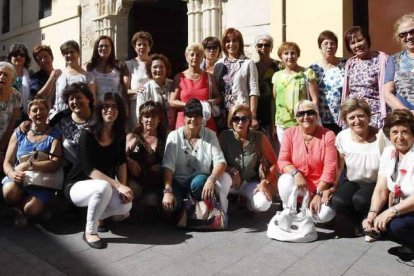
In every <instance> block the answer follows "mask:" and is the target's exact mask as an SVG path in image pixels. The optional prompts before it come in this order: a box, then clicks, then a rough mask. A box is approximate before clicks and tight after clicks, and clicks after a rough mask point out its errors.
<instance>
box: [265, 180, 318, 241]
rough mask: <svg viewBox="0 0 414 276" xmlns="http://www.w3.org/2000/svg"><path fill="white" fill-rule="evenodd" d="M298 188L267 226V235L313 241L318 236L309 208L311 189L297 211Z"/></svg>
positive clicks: (282, 238)
mask: <svg viewBox="0 0 414 276" xmlns="http://www.w3.org/2000/svg"><path fill="white" fill-rule="evenodd" d="M297 197H298V189H297V188H295V189H294V190H293V191H292V194H291V195H290V196H289V200H288V202H287V207H286V208H285V209H284V210H283V211H278V212H277V213H276V215H275V216H273V218H272V219H271V220H270V222H269V225H268V227H267V237H269V238H271V239H275V240H278V241H286V242H297V243H304V242H311V241H315V240H316V239H317V238H318V233H317V232H316V228H315V224H314V221H313V218H312V214H311V212H310V210H309V208H308V207H307V206H308V203H309V191H307V192H306V194H305V196H304V198H303V201H302V206H301V208H300V210H299V212H298V211H297Z"/></svg>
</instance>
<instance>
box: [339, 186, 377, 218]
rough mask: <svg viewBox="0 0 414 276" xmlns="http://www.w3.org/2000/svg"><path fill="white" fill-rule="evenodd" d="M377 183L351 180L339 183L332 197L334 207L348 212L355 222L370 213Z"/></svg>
mask: <svg viewBox="0 0 414 276" xmlns="http://www.w3.org/2000/svg"><path fill="white" fill-rule="evenodd" d="M374 188H375V183H357V182H352V181H349V180H345V181H344V182H342V183H340V184H339V185H338V188H337V190H336V192H335V193H334V196H333V198H332V208H334V209H335V210H336V211H337V212H342V213H348V214H350V215H351V216H352V219H353V221H354V222H355V223H361V221H362V218H364V217H366V216H367V215H368V211H369V208H370V205H371V197H372V194H373V192H374Z"/></svg>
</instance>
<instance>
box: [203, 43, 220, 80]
mask: <svg viewBox="0 0 414 276" xmlns="http://www.w3.org/2000/svg"><path fill="white" fill-rule="evenodd" d="M201 44H202V45H203V48H204V59H203V62H202V63H201V69H203V70H204V71H206V72H208V73H210V74H214V65H215V64H216V62H217V61H218V59H219V57H220V54H221V43H220V40H219V39H218V38H217V37H212V36H209V37H206V38H204V40H203V42H201Z"/></svg>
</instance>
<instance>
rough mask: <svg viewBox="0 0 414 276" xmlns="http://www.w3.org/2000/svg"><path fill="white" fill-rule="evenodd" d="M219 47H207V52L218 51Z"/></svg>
mask: <svg viewBox="0 0 414 276" xmlns="http://www.w3.org/2000/svg"><path fill="white" fill-rule="evenodd" d="M218 48H219V47H218V46H206V50H209V51H211V50H218Z"/></svg>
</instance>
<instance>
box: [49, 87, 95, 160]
mask: <svg viewBox="0 0 414 276" xmlns="http://www.w3.org/2000/svg"><path fill="white" fill-rule="evenodd" d="M62 99H63V102H64V103H65V104H66V105H67V106H68V107H69V109H68V110H65V111H62V112H60V113H58V114H57V115H56V116H55V117H54V118H53V119H52V120H51V121H50V122H49V124H50V125H51V126H54V127H56V128H57V129H59V131H60V132H61V133H62V136H63V152H64V156H65V159H66V160H67V161H69V162H70V163H71V164H75V163H76V158H77V152H78V149H79V137H80V135H81V132H82V130H83V129H85V128H87V127H89V126H90V125H91V124H92V121H93V110H94V94H93V93H92V92H91V91H90V90H89V87H88V85H86V84H85V83H83V82H75V83H72V84H71V85H69V86H67V87H66V88H65V90H63V94H62Z"/></svg>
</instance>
